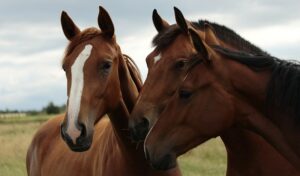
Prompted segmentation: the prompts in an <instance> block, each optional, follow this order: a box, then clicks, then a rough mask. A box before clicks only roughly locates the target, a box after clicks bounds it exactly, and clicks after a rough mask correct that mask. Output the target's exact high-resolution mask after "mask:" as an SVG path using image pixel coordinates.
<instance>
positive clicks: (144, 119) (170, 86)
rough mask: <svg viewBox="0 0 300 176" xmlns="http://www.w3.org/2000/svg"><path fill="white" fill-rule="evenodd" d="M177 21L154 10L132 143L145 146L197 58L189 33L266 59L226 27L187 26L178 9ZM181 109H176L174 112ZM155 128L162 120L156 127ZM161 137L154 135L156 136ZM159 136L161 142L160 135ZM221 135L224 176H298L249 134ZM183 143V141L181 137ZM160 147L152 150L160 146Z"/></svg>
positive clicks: (235, 129) (233, 129)
mask: <svg viewBox="0 0 300 176" xmlns="http://www.w3.org/2000/svg"><path fill="white" fill-rule="evenodd" d="M175 18H176V24H174V25H169V24H168V23H167V22H166V21H165V20H163V19H162V18H161V17H160V16H159V15H158V13H157V11H156V10H154V11H153V23H154V26H155V28H156V29H157V31H158V34H157V36H156V37H155V38H154V40H153V43H154V45H155V46H156V48H155V49H154V51H153V52H151V53H150V54H149V55H148V56H147V59H146V62H147V65H148V69H149V71H148V75H147V78H146V80H145V83H144V86H143V88H142V90H141V93H140V95H139V98H138V101H137V103H136V104H135V107H134V110H133V112H132V113H131V116H132V117H131V118H130V127H131V133H132V137H133V139H134V140H136V141H141V140H143V139H144V138H145V137H146V135H147V133H148V130H149V128H151V127H152V126H153V124H155V123H156V121H157V119H159V118H160V114H161V112H162V111H164V109H165V107H166V106H167V105H168V103H169V101H170V99H171V97H172V96H173V95H174V93H175V92H176V90H177V89H178V87H179V86H180V84H181V82H182V81H183V80H184V78H185V77H186V75H187V73H188V72H189V68H190V65H191V64H192V63H193V61H194V60H195V59H191V58H192V57H193V56H195V55H196V54H197V50H196V48H195V47H194V44H193V42H192V41H191V35H190V33H189V31H188V28H192V29H194V30H196V31H197V34H198V35H199V36H200V37H201V38H202V39H204V40H205V41H206V42H207V43H209V44H214V45H220V46H223V47H227V48H230V49H232V50H235V51H244V52H247V53H252V54H259V55H266V56H268V54H267V53H266V52H264V51H262V50H261V49H259V48H258V47H256V46H254V45H252V44H251V43H249V42H248V41H246V40H245V39H243V38H242V37H240V36H239V35H238V34H236V33H235V32H234V31H232V30H231V29H228V28H227V27H225V26H221V25H218V24H215V23H211V22H208V21H199V22H192V23H191V22H188V21H186V20H185V18H184V16H183V15H182V13H181V12H180V10H179V9H177V8H175ZM181 109H182V108H179V107H178V109H177V111H181ZM196 112H197V111H194V112H190V113H196ZM196 114H197V113H196ZM165 115H166V116H167V114H165ZM165 118H166V119H167V117H165ZM168 119H169V120H172V119H173V120H174V121H176V120H177V116H176V115H174V116H171V115H169V117H168ZM159 123H161V122H160V120H159V121H158V122H157V125H159ZM194 123H195V122H194ZM207 127H208V128H209V126H207ZM168 129H170V128H168ZM159 133H160V132H157V135H159ZM170 133H173V131H170ZM161 135H162V136H163V135H164V132H162V134H161ZM219 135H220V136H221V139H222V141H223V143H224V144H225V147H226V151H227V175H266V176H269V175H274V176H276V175H278V176H280V175H282V173H285V174H286V175H300V174H299V172H298V171H297V170H296V169H295V168H294V167H293V166H292V165H291V164H290V163H289V162H288V161H287V160H286V159H285V158H283V157H282V156H281V155H280V154H279V153H278V152H277V151H276V150H275V149H274V148H273V147H272V146H271V145H270V144H268V143H267V142H266V141H265V140H264V139H263V138H262V137H260V136H259V135H257V134H255V133H253V132H251V131H249V130H246V129H242V128H239V127H235V126H231V127H230V128H228V130H226V131H223V132H222V133H220V134H219ZM181 137H183V138H184V135H182V136H181ZM159 141H160V140H158V141H157V142H155V144H157V145H160V144H159ZM166 141H169V140H166ZM157 147H158V146H157ZM155 166H156V167H162V166H161V165H154V167H155Z"/></svg>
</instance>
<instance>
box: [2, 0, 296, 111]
mask: <svg viewBox="0 0 300 176" xmlns="http://www.w3.org/2000/svg"><path fill="white" fill-rule="evenodd" d="M99 5H102V6H103V7H104V8H106V10H107V11H108V12H109V14H110V15H111V17H112V20H113V22H114V25H115V30H116V36H117V41H118V43H119V44H120V46H121V49H122V51H123V53H126V54H128V55H130V56H131V57H132V58H133V59H134V60H135V61H136V63H137V65H138V66H139V68H140V70H141V72H142V75H143V78H144V79H145V77H146V74H147V68H146V64H145V57H146V56H147V54H148V53H149V52H150V51H151V49H152V48H151V39H152V38H153V36H154V35H155V34H156V31H155V29H154V26H153V24H152V20H151V15H152V11H153V9H154V8H156V9H157V10H158V12H159V14H160V15H161V16H162V17H163V18H165V19H166V20H167V21H168V22H169V23H174V22H175V19H174V12H173V6H177V7H178V8H179V9H181V11H182V12H183V13H184V15H185V17H186V18H187V19H189V20H197V19H208V20H210V21H214V22H217V23H219V24H223V25H226V26H227V27H229V28H231V29H233V30H235V31H236V32H237V33H239V34H240V35H241V36H243V37H244V38H245V39H247V40H249V41H250V42H252V43H253V44H255V45H257V46H259V47H261V48H262V49H264V50H266V51H267V52H269V53H270V54H272V55H274V56H276V57H279V58H283V59H294V60H295V59H300V10H299V7H300V1H299V0H281V1H278V0H239V1H234V0H226V1H224V0H210V1H207V0H181V1H179V0H150V1H149V0H148V1H143V0H124V1H122V0H121V1H120V0H105V1H95V0H88V1H82V0H72V1H66V0H44V1H41V0H26V1H19V0H9V1H3V0H1V6H0V110H1V109H6V108H9V109H19V110H29V109H40V108H41V107H43V106H45V105H46V104H47V103H48V102H49V101H53V102H54V103H56V104H60V105H61V104H63V103H65V102H66V99H67V97H66V79H65V75H64V72H63V71H62V69H61V66H60V63H61V59H62V55H63V52H64V49H65V47H66V45H67V40H66V39H65V37H64V35H63V32H62V30H61V26H60V14H61V11H62V10H65V11H67V12H68V14H69V15H70V16H71V18H72V19H73V20H74V21H75V23H76V24H77V25H78V26H79V27H80V28H81V29H84V28H86V27H90V26H94V27H97V15H98V6H99Z"/></svg>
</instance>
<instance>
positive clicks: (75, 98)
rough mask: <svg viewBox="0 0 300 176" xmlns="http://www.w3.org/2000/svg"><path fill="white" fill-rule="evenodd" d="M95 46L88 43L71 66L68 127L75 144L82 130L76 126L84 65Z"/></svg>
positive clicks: (68, 132)
mask: <svg viewBox="0 0 300 176" xmlns="http://www.w3.org/2000/svg"><path fill="white" fill-rule="evenodd" d="M92 49H93V46H92V45H91V44H88V45H86V46H85V47H84V49H83V50H82V51H81V53H80V54H79V55H78V57H77V58H76V60H75V62H74V63H73V65H72V67H71V77H72V79H71V80H72V81H71V91H70V97H69V105H68V127H67V134H68V135H69V136H70V137H71V139H72V141H73V143H74V144H76V139H77V138H78V137H79V136H80V133H81V132H80V131H79V130H78V129H77V127H76V125H75V124H76V123H77V118H78V115H79V110H80V102H81V96H82V90H83V85H84V75H83V67H84V65H85V62H86V61H87V59H88V58H89V57H90V55H91V51H92Z"/></svg>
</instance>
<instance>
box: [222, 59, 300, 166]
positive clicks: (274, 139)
mask: <svg viewBox="0 0 300 176" xmlns="http://www.w3.org/2000/svg"><path fill="white" fill-rule="evenodd" d="M225 60H226V61H225V62H228V63H226V66H227V67H228V71H229V74H228V75H230V80H231V83H232V84H233V90H232V94H233V97H234V99H235V106H236V109H237V112H236V114H235V122H236V125H237V126H238V127H241V128H245V129H249V130H251V131H252V132H255V133H257V134H258V135H260V136H262V137H263V138H264V139H265V140H266V141H267V142H268V143H270V144H271V145H272V146H273V147H274V148H275V149H276V150H277V151H278V152H280V153H281V154H282V155H283V156H284V157H285V158H286V159H288V160H289V161H290V162H291V163H292V164H293V165H294V166H295V167H297V168H298V169H299V170H300V164H299V163H300V155H297V150H295V149H293V148H292V146H291V145H290V144H289V141H288V140H289V139H288V138H287V136H289V135H287V134H285V131H284V130H283V129H282V128H281V126H282V125H285V124H283V123H282V124H278V123H277V124H276V123H275V122H274V121H275V120H274V118H275V117H272V116H270V114H268V113H267V110H266V106H265V105H266V104H267V100H266V94H267V86H268V83H269V81H270V79H271V72H270V71H261V72H255V71H252V70H251V69H249V68H248V67H247V66H244V65H242V64H240V63H237V62H236V61H232V60H230V59H225ZM275 116H278V115H275ZM282 119H284V118H282ZM282 121H283V120H282Z"/></svg>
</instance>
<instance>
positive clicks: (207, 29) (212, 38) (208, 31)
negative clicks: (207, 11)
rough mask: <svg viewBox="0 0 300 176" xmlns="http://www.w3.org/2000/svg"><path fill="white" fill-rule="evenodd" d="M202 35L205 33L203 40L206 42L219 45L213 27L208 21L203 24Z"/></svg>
mask: <svg viewBox="0 0 300 176" xmlns="http://www.w3.org/2000/svg"><path fill="white" fill-rule="evenodd" d="M204 35H205V42H206V43H207V44H210V45H220V42H219V40H218V39H217V37H216V35H215V30H214V28H213V27H212V26H211V25H210V24H208V23H205V24H204Z"/></svg>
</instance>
